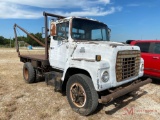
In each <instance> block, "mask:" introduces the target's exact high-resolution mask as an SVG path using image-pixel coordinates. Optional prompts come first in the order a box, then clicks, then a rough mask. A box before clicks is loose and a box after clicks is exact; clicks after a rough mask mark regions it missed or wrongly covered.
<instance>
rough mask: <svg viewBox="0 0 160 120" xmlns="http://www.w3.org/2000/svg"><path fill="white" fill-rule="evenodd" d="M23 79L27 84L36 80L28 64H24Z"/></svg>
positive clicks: (34, 73) (31, 67) (33, 71)
mask: <svg viewBox="0 0 160 120" xmlns="http://www.w3.org/2000/svg"><path fill="white" fill-rule="evenodd" d="M23 78H24V80H25V82H27V83H34V82H35V79H36V72H35V70H34V68H33V66H32V64H31V63H30V62H26V63H24V66H23Z"/></svg>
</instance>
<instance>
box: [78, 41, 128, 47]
mask: <svg viewBox="0 0 160 120" xmlns="http://www.w3.org/2000/svg"><path fill="white" fill-rule="evenodd" d="M77 43H78V44H96V45H101V46H111V47H116V46H129V45H128V44H124V43H120V42H111V41H87V42H77Z"/></svg>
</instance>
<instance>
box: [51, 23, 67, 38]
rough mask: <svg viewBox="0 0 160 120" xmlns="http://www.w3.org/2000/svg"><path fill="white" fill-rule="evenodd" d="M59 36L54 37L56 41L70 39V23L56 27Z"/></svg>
mask: <svg viewBox="0 0 160 120" xmlns="http://www.w3.org/2000/svg"><path fill="white" fill-rule="evenodd" d="M56 30H57V35H56V36H55V37H54V39H55V40H65V39H68V36H69V35H68V33H69V22H64V23H59V24H57V25H56Z"/></svg>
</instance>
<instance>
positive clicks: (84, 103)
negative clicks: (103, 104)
mask: <svg viewBox="0 0 160 120" xmlns="http://www.w3.org/2000/svg"><path fill="white" fill-rule="evenodd" d="M66 94H67V99H68V102H69V104H70V106H71V108H72V109H73V110H74V111H75V112H77V113H79V114H81V115H89V114H91V113H92V112H94V111H95V110H96V108H97V106H98V94H97V92H96V90H95V89H94V86H93V83H92V80H91V78H89V77H88V76H86V75H83V74H76V75H73V76H71V77H70V78H69V81H68V82H67V87H66Z"/></svg>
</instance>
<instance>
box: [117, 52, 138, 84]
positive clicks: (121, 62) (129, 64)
mask: <svg viewBox="0 0 160 120" xmlns="http://www.w3.org/2000/svg"><path fill="white" fill-rule="evenodd" d="M139 66H140V51H138V50H126V51H119V52H118V53H117V62H116V78H117V82H120V81H123V80H126V79H128V78H130V77H134V76H137V75H138V73H139Z"/></svg>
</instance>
